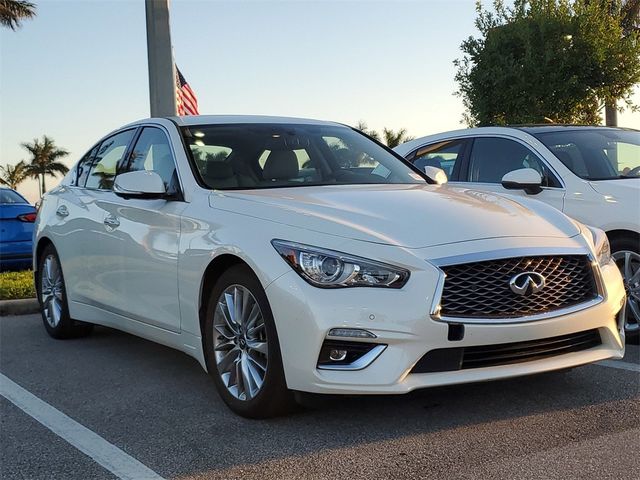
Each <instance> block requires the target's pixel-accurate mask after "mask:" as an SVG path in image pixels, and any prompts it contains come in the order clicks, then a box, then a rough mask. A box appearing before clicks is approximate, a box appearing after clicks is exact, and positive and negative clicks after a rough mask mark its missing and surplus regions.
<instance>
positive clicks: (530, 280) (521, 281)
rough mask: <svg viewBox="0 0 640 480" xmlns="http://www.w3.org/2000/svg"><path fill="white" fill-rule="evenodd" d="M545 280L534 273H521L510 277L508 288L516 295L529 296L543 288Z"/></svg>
mask: <svg viewBox="0 0 640 480" xmlns="http://www.w3.org/2000/svg"><path fill="white" fill-rule="evenodd" d="M544 285H545V280H544V277H543V276H542V275H540V274H539V273H536V272H522V273H519V274H517V275H514V276H513V277H511V280H510V281H509V288H510V289H511V291H512V292H513V293H515V294H516V295H531V294H533V293H537V292H539V291H540V290H542V289H543V288H544Z"/></svg>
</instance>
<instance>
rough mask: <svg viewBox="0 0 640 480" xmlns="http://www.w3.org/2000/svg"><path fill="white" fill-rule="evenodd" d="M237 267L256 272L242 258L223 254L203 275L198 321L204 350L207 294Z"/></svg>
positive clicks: (208, 266)
mask: <svg viewBox="0 0 640 480" xmlns="http://www.w3.org/2000/svg"><path fill="white" fill-rule="evenodd" d="M235 265H246V266H247V268H249V269H251V271H252V272H254V274H255V271H254V270H253V268H251V265H249V264H248V263H247V262H245V261H244V260H243V259H242V258H240V257H238V256H237V255H233V254H231V253H223V254H222V255H219V256H217V257H216V258H214V259H213V260H211V262H210V263H209V265H207V268H206V269H205V270H204V274H203V275H202V281H201V283H200V294H199V295H198V319H199V323H200V336H201V338H202V342H203V344H202V347H203V348H204V341H205V335H204V333H205V332H204V325H205V316H206V315H205V314H206V310H207V303H206V300H207V299H206V295H207V292H210V291H211V290H212V289H213V286H214V285H215V283H216V281H217V280H218V278H220V275H222V274H223V273H224V272H226V271H227V270H228V269H230V268H231V267H233V266H235Z"/></svg>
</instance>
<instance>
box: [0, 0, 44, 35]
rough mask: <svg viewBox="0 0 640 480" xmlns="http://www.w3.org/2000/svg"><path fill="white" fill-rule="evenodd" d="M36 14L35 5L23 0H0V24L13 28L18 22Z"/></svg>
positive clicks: (18, 25) (16, 26)
mask: <svg viewBox="0 0 640 480" xmlns="http://www.w3.org/2000/svg"><path fill="white" fill-rule="evenodd" d="M35 16H36V6H35V5H34V4H33V3H31V2H25V1H24V0H0V25H2V26H3V27H8V28H10V29H11V30H15V29H16V28H19V27H20V22H21V21H22V20H26V19H29V18H33V17H35Z"/></svg>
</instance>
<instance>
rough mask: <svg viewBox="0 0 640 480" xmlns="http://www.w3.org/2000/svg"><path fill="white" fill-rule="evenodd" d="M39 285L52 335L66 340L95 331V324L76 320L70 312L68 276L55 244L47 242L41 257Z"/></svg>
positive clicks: (43, 314)
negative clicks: (66, 277)
mask: <svg viewBox="0 0 640 480" xmlns="http://www.w3.org/2000/svg"><path fill="white" fill-rule="evenodd" d="M36 286H37V291H38V302H39V303H40V313H41V314H42V321H43V322H44V328H45V329H46V330H47V333H48V334H49V335H50V336H52V337H53V338H57V339H65V338H78V337H84V336H86V335H89V334H90V333H91V331H92V330H93V325H92V324H90V323H84V322H79V321H76V320H73V319H72V318H71V316H70V315H69V305H68V304H67V290H66V288H65V283H64V275H63V273H62V267H61V263H60V258H59V257H58V253H57V252H56V249H55V248H54V247H53V245H47V246H46V247H45V249H44V251H43V252H42V255H40V258H39V259H38V278H37V283H36Z"/></svg>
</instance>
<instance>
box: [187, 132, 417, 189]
mask: <svg viewBox="0 0 640 480" xmlns="http://www.w3.org/2000/svg"><path fill="white" fill-rule="evenodd" d="M183 133H184V138H185V140H186V141H187V142H188V146H189V150H188V153H191V157H192V158H191V160H192V162H193V164H194V165H195V166H196V167H197V171H198V174H199V176H200V179H199V180H201V181H202V183H203V184H205V185H207V186H208V187H210V188H214V189H231V188H240V189H247V188H248V189H252V188H283V187H297V186H312V185H334V184H362V183H424V182H425V180H424V178H423V177H422V176H420V175H419V174H418V173H416V172H414V171H413V169H412V168H410V167H408V166H407V165H405V164H404V163H403V162H401V161H400V160H399V159H398V158H397V157H396V156H395V155H393V154H392V153H390V152H389V151H388V150H386V149H385V148H384V147H381V146H380V145H378V144H376V143H375V142H373V141H371V140H370V139H368V138H367V137H365V136H364V135H362V134H360V133H358V132H356V131H354V130H352V129H350V128H347V127H342V126H334V125H292V124H267V123H265V124H262V123H261V124H233V125H199V126H197V127H193V128H184V129H183ZM207 148H218V149H219V150H218V151H219V152H220V155H219V156H216V158H215V161H213V160H214V158H213V157H212V158H210V159H209V160H211V161H207V159H206V158H205V159H204V160H203V159H202V155H201V152H203V151H204V149H207ZM223 148H226V149H227V150H224V149H223ZM198 157H199V158H198Z"/></svg>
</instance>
